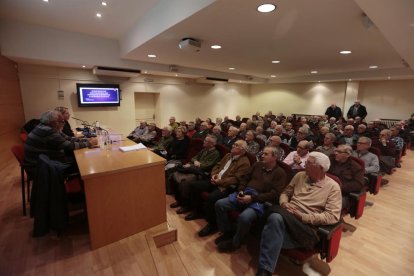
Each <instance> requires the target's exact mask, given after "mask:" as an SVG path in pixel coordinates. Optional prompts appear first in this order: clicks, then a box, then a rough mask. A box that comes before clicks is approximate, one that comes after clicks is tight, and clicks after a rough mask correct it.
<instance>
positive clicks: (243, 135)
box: [239, 123, 247, 140]
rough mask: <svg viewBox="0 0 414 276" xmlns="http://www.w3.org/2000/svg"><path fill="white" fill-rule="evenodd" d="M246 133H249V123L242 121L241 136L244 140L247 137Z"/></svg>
mask: <svg viewBox="0 0 414 276" xmlns="http://www.w3.org/2000/svg"><path fill="white" fill-rule="evenodd" d="M246 133H247V124H246V123H241V124H240V127H239V138H240V139H243V140H244V138H246Z"/></svg>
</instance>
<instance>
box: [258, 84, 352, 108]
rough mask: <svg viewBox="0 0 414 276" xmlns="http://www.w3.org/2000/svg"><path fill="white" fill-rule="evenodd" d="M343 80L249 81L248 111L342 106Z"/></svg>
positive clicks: (343, 94)
mask: <svg viewBox="0 0 414 276" xmlns="http://www.w3.org/2000/svg"><path fill="white" fill-rule="evenodd" d="M345 91H346V83H345V82H331V83H297V84H266V85H252V87H251V92H250V96H251V113H255V112H256V111H260V112H261V114H264V113H265V112H267V111H269V110H271V111H272V112H273V114H278V113H280V112H282V113H284V114H292V113H300V114H324V113H325V111H326V108H327V107H328V106H329V105H331V104H332V103H336V105H337V106H339V107H341V109H343V105H344V97H345Z"/></svg>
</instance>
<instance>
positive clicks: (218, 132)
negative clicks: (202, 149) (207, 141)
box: [212, 125, 224, 144]
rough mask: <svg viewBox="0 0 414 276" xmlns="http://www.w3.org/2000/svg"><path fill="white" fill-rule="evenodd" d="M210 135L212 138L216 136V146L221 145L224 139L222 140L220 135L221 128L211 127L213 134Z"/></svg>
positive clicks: (217, 126)
mask: <svg viewBox="0 0 414 276" xmlns="http://www.w3.org/2000/svg"><path fill="white" fill-rule="evenodd" d="M212 134H213V135H214V136H216V138H217V144H223V141H224V138H223V136H222V135H221V127H220V125H215V126H214V127H213V132H212Z"/></svg>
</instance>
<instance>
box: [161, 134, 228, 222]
mask: <svg viewBox="0 0 414 276" xmlns="http://www.w3.org/2000/svg"><path fill="white" fill-rule="evenodd" d="M216 142H217V139H216V137H215V136H214V135H210V134H209V135H207V136H206V138H204V142H203V149H202V150H201V151H200V152H199V153H198V154H197V155H195V156H194V157H193V158H191V161H190V162H189V163H187V164H185V165H183V166H182V168H177V169H176V171H175V172H174V173H173V174H172V176H171V177H170V179H169V181H170V183H171V184H172V185H171V186H172V190H173V193H174V194H175V199H176V202H174V203H172V204H171V205H170V207H171V208H176V207H178V206H181V208H180V209H178V210H177V214H183V213H186V212H188V211H189V210H190V185H191V181H194V180H197V179H200V180H201V179H204V178H205V177H207V176H209V174H210V171H211V169H212V168H213V166H214V165H216V163H217V162H218V161H219V160H220V152H219V151H218V150H217V149H216V147H215V146H216Z"/></svg>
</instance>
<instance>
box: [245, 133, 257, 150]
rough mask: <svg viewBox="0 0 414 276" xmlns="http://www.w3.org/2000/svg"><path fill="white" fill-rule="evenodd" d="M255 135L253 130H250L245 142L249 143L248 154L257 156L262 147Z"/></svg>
mask: <svg viewBox="0 0 414 276" xmlns="http://www.w3.org/2000/svg"><path fill="white" fill-rule="evenodd" d="M255 138H256V136H255V134H254V132H253V131H252V130H248V131H247V132H246V135H245V141H246V143H247V152H248V153H251V154H254V155H256V153H258V152H259V149H260V146H259V144H258V143H257V142H256V141H255Z"/></svg>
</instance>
